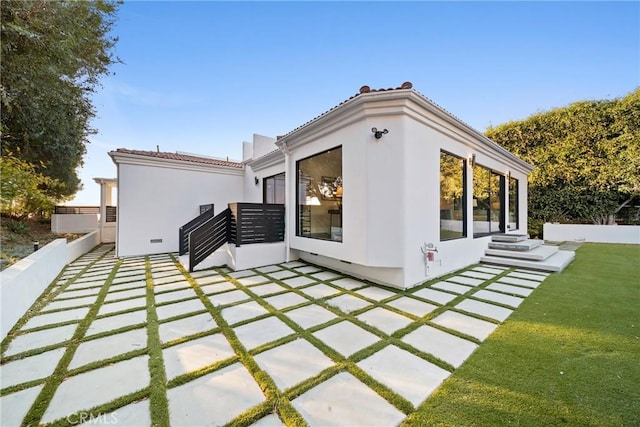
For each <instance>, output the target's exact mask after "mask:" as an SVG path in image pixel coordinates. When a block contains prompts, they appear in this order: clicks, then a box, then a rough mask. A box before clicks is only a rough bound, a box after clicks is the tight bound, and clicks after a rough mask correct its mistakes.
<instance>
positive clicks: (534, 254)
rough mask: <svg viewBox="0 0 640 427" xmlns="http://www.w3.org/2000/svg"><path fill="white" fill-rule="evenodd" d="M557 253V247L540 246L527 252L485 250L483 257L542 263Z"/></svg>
mask: <svg viewBox="0 0 640 427" xmlns="http://www.w3.org/2000/svg"><path fill="white" fill-rule="evenodd" d="M556 252H558V247H557V246H545V245H541V246H538V247H536V248H533V249H531V250H529V251H511V250H504V249H487V250H486V251H484V254H485V255H489V256H497V257H503V258H518V259H528V260H531V261H543V260H545V259H547V258H549V257H550V256H552V255H554V254H555V253H556Z"/></svg>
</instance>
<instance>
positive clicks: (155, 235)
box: [116, 163, 243, 257]
mask: <svg viewBox="0 0 640 427" xmlns="http://www.w3.org/2000/svg"><path fill="white" fill-rule="evenodd" d="M194 169H196V168H195V167H194ZM230 173H234V174H230ZM242 173H243V170H242V169H238V171H233V172H226V173H225V172H221V171H220V170H219V169H211V170H210V171H206V170H204V168H200V170H186V169H175V168H170V167H167V166H165V167H160V166H149V165H139V164H128V163H120V164H119V165H118V181H119V191H118V231H117V234H118V237H117V244H116V250H117V256H121V257H122V256H134V255H146V254H155V253H167V252H175V251H177V250H178V228H179V227H180V226H182V225H184V224H185V223H186V222H188V221H189V220H191V219H193V218H195V217H196V216H198V215H199V214H200V209H199V208H200V205H205V204H210V203H214V204H215V211H216V213H218V212H221V211H222V210H224V209H226V207H227V205H228V204H229V203H231V202H238V201H242V200H243V188H242V187H243V182H242ZM152 239H162V242H161V243H151V240H152Z"/></svg>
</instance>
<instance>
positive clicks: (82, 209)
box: [53, 206, 100, 215]
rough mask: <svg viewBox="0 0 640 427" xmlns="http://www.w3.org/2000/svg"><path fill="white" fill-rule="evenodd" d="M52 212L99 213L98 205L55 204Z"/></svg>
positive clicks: (66, 213) (68, 213) (72, 213)
mask: <svg viewBox="0 0 640 427" xmlns="http://www.w3.org/2000/svg"><path fill="white" fill-rule="evenodd" d="M53 213H54V214H58V215H79V214H100V206H56V207H54V209H53Z"/></svg>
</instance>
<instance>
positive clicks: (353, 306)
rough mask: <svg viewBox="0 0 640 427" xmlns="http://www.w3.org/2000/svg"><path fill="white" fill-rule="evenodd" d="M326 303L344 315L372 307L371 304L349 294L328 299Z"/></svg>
mask: <svg viewBox="0 0 640 427" xmlns="http://www.w3.org/2000/svg"><path fill="white" fill-rule="evenodd" d="M326 303H327V304H329V305H330V306H332V307H335V308H337V309H339V310H340V311H342V312H343V313H351V312H352V311H356V310H360V309H361V308H364V307H367V306H369V305H371V303H370V302H368V301H365V300H363V299H361V298H358V297H354V296H353V295H349V294H344V295H340V296H339V297H335V298H331V299H328V300H326Z"/></svg>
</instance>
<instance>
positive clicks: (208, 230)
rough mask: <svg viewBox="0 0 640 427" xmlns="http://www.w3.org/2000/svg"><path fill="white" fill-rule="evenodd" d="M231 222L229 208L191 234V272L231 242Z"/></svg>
mask: <svg viewBox="0 0 640 427" xmlns="http://www.w3.org/2000/svg"><path fill="white" fill-rule="evenodd" d="M230 220H231V211H230V210H229V209H228V208H227V209H225V210H223V211H222V212H220V213H219V214H218V215H216V216H215V217H213V218H210V219H209V220H208V221H206V222H205V223H203V224H201V225H200V226H199V227H198V228H196V229H195V230H193V231H192V232H191V233H189V271H193V269H194V267H195V266H196V265H198V264H199V263H200V262H202V261H203V260H204V259H206V258H207V257H208V256H209V255H211V254H212V253H214V252H215V251H216V250H218V249H219V248H220V247H222V245H224V244H225V243H227V242H228V241H229V238H230V236H229V234H230V233H229V230H230V227H229V225H230V224H229V223H230Z"/></svg>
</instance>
